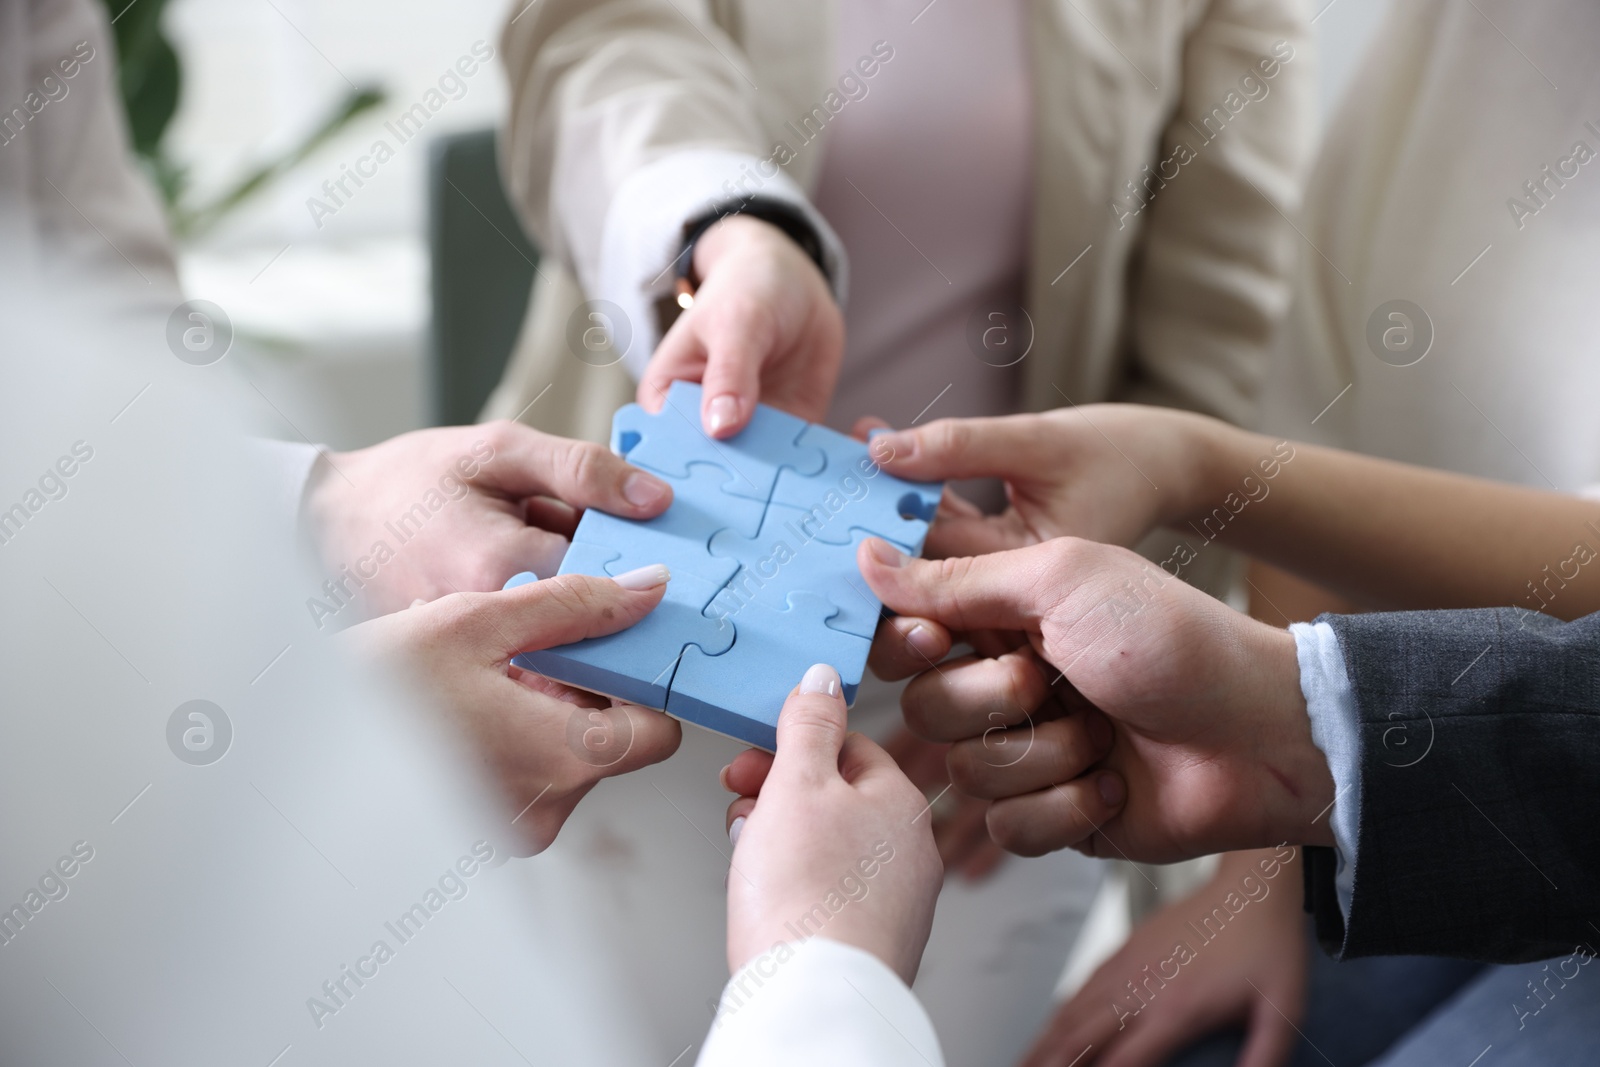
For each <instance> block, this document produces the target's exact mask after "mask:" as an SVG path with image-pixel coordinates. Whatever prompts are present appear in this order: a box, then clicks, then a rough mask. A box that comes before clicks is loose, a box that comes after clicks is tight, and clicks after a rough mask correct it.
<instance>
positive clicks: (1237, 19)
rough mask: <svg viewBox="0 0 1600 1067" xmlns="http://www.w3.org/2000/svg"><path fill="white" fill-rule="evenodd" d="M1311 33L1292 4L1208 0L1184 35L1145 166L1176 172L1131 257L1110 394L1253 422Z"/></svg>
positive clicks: (1289, 264)
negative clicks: (1121, 369) (1164, 119)
mask: <svg viewBox="0 0 1600 1067" xmlns="http://www.w3.org/2000/svg"><path fill="white" fill-rule="evenodd" d="M1310 34H1311V28H1310V25H1309V24H1308V23H1307V21H1306V17H1305V14H1304V11H1303V10H1302V6H1301V4H1300V3H1299V0H1213V2H1212V3H1211V4H1209V5H1208V6H1207V8H1206V9H1205V14H1204V16H1203V17H1202V18H1201V19H1200V20H1199V22H1198V23H1197V24H1196V25H1195V26H1194V28H1193V29H1192V30H1191V31H1190V32H1189V34H1188V35H1187V38H1186V40H1185V42H1184V43H1183V52H1182V61H1181V62H1180V63H1176V64H1174V65H1173V66H1172V68H1171V71H1170V73H1171V74H1172V76H1174V77H1181V78H1182V79H1183V88H1182V95H1181V98H1180V100H1179V104H1178V108H1177V110H1176V113H1175V114H1174V115H1173V117H1172V119H1171V121H1170V122H1169V123H1168V124H1167V127H1166V129H1165V130H1164V131H1163V133H1162V136H1161V148H1160V152H1159V156H1158V158H1159V160H1160V161H1161V162H1160V163H1158V164H1157V166H1156V167H1153V168H1152V170H1155V171H1156V172H1157V175H1156V176H1157V177H1158V178H1161V177H1162V176H1163V175H1173V174H1175V176H1174V177H1173V178H1172V179H1171V180H1170V181H1166V182H1165V185H1164V187H1159V188H1158V189H1157V191H1156V193H1155V195H1154V197H1153V198H1152V199H1151V201H1150V206H1149V209H1148V212H1147V214H1148V218H1147V220H1146V222H1145V225H1146V232H1145V234H1144V235H1143V240H1142V241H1141V247H1140V249H1139V251H1138V254H1137V256H1136V259H1135V268H1134V272H1133V275H1132V278H1131V286H1132V292H1131V294H1130V307H1129V316H1128V320H1127V337H1128V341H1129V349H1130V350H1129V352H1128V353H1127V357H1128V359H1129V361H1130V366H1129V374H1128V377H1127V379H1126V380H1127V382H1128V383H1129V384H1128V387H1127V388H1126V390H1125V391H1123V393H1122V395H1121V396H1119V397H1118V398H1119V399H1127V400H1135V401H1140V402H1144V403H1156V404H1164V405H1168V406H1173V407H1181V408H1187V409H1191V410H1196V411H1201V412H1205V413H1206V414H1210V415H1215V416H1219V417H1221V418H1223V419H1226V420H1228V421H1229V422H1233V423H1236V424H1243V425H1249V424H1250V422H1251V420H1253V418H1254V417H1255V411H1256V405H1257V401H1258V397H1259V394H1260V390H1261V386H1262V382H1263V380H1264V378H1265V375H1266V367H1267V360H1268V353H1269V348H1270V344H1271V341H1272V337H1273V333H1274V330H1275V329H1276V327H1277V325H1278V324H1279V322H1281V320H1282V318H1283V316H1284V313H1285V311H1286V310H1287V308H1288V304H1289V297H1290V282H1291V277H1292V274H1293V267H1294V264H1295V263H1296V261H1297V257H1298V255H1299V254H1300V251H1301V250H1300V248H1299V242H1300V238H1299V237H1298V236H1297V234H1296V232H1295V230H1294V229H1293V226H1292V224H1291V223H1290V220H1292V219H1294V218H1295V217H1296V216H1297V214H1298V212H1299V210H1300V203H1301V194H1302V190H1303V188H1304V184H1305V178H1306V175H1307V173H1308V171H1309V169H1310V165H1311V161H1312V156H1313V153H1314V150H1315V146H1316V137H1317V131H1316V100H1315V93H1316V69H1315V57H1314V54H1313V49H1312V42H1311V36H1310ZM1264 58H1265V59H1266V60H1267V61H1268V66H1267V67H1266V68H1265V70H1264V69H1263V68H1262V66H1261V64H1262V61H1263V59H1264ZM1266 70H1275V73H1273V74H1272V76H1271V77H1268V76H1267V75H1266V73H1265V71H1266ZM1235 108H1237V109H1238V110H1237V112H1235V110H1234V109H1235ZM1224 119H1225V121H1224ZM1184 160H1186V161H1184ZM1167 161H1171V162H1167ZM1162 164H1165V166H1164V168H1163V166H1162Z"/></svg>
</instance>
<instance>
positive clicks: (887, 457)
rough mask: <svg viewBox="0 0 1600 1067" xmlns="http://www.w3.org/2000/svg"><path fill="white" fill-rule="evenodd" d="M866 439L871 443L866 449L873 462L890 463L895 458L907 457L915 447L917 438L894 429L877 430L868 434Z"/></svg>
mask: <svg viewBox="0 0 1600 1067" xmlns="http://www.w3.org/2000/svg"><path fill="white" fill-rule="evenodd" d="M867 440H868V441H869V442H870V444H871V447H870V448H869V449H868V451H869V452H870V453H871V455H872V460H873V462H874V463H892V462H893V461H895V460H897V459H909V458H910V457H911V453H912V452H913V451H914V450H915V449H916V440H917V439H916V438H915V437H913V436H911V435H910V434H908V433H900V432H899V431H896V430H879V431H878V432H876V433H872V434H869V435H868V437H867Z"/></svg>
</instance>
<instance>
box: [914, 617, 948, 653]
mask: <svg viewBox="0 0 1600 1067" xmlns="http://www.w3.org/2000/svg"><path fill="white" fill-rule="evenodd" d="M906 644H908V645H910V646H911V647H912V648H914V649H916V650H917V651H918V652H920V653H922V655H923V656H924V657H925V658H927V659H932V658H933V657H935V656H938V655H941V654H943V652H944V649H943V648H942V647H941V642H940V641H939V636H938V635H937V634H935V633H934V632H933V631H932V630H930V629H928V628H927V627H926V626H924V625H922V623H920V622H919V623H917V624H916V625H915V626H913V627H912V628H911V630H910V632H908V633H907V634H906Z"/></svg>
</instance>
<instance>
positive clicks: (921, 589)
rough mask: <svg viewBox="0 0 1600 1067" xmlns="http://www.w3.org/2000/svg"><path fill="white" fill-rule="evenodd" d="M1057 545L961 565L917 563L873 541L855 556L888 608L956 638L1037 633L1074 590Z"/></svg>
mask: <svg viewBox="0 0 1600 1067" xmlns="http://www.w3.org/2000/svg"><path fill="white" fill-rule="evenodd" d="M1067 540H1068V539H1066V538H1058V539H1057V540H1055V541H1046V542H1044V543H1042V544H1037V545H1031V546H1029V547H1027V548H1018V549H1012V550H1011V551H1008V552H994V553H991V554H989V555H986V556H966V557H961V558H956V559H942V560H924V559H914V558H912V557H909V556H906V555H904V554H902V553H901V552H900V550H899V549H897V548H895V547H894V546H893V545H891V544H889V543H888V542H887V541H883V540H879V539H878V538H875V537H869V538H867V539H866V540H865V541H863V542H861V547H860V548H858V549H857V550H856V563H857V564H858V565H859V566H860V568H861V576H862V577H863V578H865V579H866V581H867V585H868V586H870V587H871V589H872V591H873V592H874V593H876V594H877V595H878V599H880V600H882V601H883V603H884V606H885V607H887V608H889V609H891V610H892V611H895V612H896V613H898V614H900V615H913V616H916V617H918V618H923V619H932V620H934V621H935V622H939V623H943V624H944V625H945V626H946V627H948V628H950V629H952V630H1022V631H1035V630H1038V629H1039V627H1038V625H1037V624H1038V621H1039V619H1040V618H1041V617H1042V616H1043V614H1044V613H1045V611H1046V609H1047V608H1048V607H1049V606H1050V605H1051V604H1052V603H1055V602H1057V601H1059V600H1060V599H1061V594H1062V591H1063V587H1064V586H1071V585H1075V584H1076V582H1075V581H1074V580H1073V578H1072V575H1071V574H1070V572H1066V571H1064V570H1063V562H1064V561H1062V560H1061V559H1059V557H1060V556H1061V554H1062V553H1061V550H1060V547H1059V546H1061V545H1062V544H1063V543H1064V542H1066V541H1067Z"/></svg>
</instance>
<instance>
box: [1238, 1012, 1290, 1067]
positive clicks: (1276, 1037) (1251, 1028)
mask: <svg viewBox="0 0 1600 1067" xmlns="http://www.w3.org/2000/svg"><path fill="white" fill-rule="evenodd" d="M1297 1036H1298V1032H1297V1031H1296V1030H1295V1028H1294V1026H1293V1024H1291V1023H1290V1022H1289V1020H1288V1019H1285V1018H1284V1017H1283V1015H1282V1014H1281V1013H1280V1012H1279V1011H1278V1009H1277V1008H1276V1007H1275V1006H1274V1005H1273V1004H1272V1003H1271V1002H1270V1001H1268V1000H1267V999H1266V998H1265V996H1262V997H1261V998H1260V999H1258V1000H1256V1002H1255V1003H1254V1004H1253V1005H1252V1006H1251V1008H1250V1022H1249V1024H1248V1025H1247V1027H1246V1030H1245V1039H1244V1048H1242V1049H1240V1050H1239V1067H1283V1065H1284V1064H1286V1063H1288V1062H1289V1056H1290V1055H1291V1054H1292V1053H1293V1051H1294V1044H1295V1038H1296V1037H1297Z"/></svg>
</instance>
